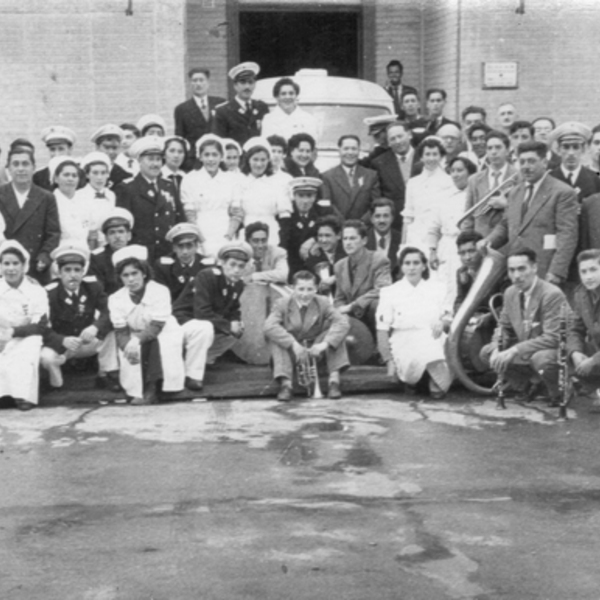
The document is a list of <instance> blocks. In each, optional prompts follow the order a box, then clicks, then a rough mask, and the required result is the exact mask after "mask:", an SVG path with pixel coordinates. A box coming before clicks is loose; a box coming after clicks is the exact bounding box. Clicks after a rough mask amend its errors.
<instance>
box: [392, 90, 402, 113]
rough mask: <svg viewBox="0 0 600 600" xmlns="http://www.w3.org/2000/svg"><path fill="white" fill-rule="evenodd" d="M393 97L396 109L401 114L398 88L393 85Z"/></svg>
mask: <svg viewBox="0 0 600 600" xmlns="http://www.w3.org/2000/svg"><path fill="white" fill-rule="evenodd" d="M392 98H393V99H394V111H395V112H396V114H397V115H399V114H400V98H399V97H398V88H397V87H392Z"/></svg>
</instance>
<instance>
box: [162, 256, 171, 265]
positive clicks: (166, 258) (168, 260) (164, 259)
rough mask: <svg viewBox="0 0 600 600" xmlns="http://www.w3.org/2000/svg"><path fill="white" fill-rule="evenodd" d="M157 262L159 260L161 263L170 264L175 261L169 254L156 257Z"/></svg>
mask: <svg viewBox="0 0 600 600" xmlns="http://www.w3.org/2000/svg"><path fill="white" fill-rule="evenodd" d="M158 262H159V263H160V264H161V265H172V264H173V263H174V262H175V259H174V258H171V257H170V256H161V257H160V258H159V259H158Z"/></svg>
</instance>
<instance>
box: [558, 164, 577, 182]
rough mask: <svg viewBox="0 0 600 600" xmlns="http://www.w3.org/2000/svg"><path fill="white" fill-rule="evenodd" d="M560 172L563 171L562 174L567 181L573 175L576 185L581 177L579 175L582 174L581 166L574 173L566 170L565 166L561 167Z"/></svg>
mask: <svg viewBox="0 0 600 600" xmlns="http://www.w3.org/2000/svg"><path fill="white" fill-rule="evenodd" d="M560 170H561V171H562V174H563V175H564V176H565V179H568V177H569V173H572V174H573V183H575V182H576V181H577V178H578V177H579V173H581V165H579V166H578V167H577V168H576V169H575V170H573V171H569V170H568V169H565V167H564V166H563V165H560Z"/></svg>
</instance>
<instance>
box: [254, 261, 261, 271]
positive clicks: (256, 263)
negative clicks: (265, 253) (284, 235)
mask: <svg viewBox="0 0 600 600" xmlns="http://www.w3.org/2000/svg"><path fill="white" fill-rule="evenodd" d="M254 269H255V270H256V271H257V272H259V271H262V260H261V259H260V258H255V259H254Z"/></svg>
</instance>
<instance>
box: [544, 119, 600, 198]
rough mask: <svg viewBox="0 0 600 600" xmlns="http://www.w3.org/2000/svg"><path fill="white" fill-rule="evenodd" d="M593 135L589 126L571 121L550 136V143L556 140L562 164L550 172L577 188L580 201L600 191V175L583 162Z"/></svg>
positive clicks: (560, 126)
mask: <svg viewBox="0 0 600 600" xmlns="http://www.w3.org/2000/svg"><path fill="white" fill-rule="evenodd" d="M591 137H592V131H591V130H590V128H589V127H587V126H586V125H584V124H583V123H577V122H574V121H571V122H568V123H563V124H562V125H559V126H558V127H557V128H556V129H555V130H554V131H553V132H552V133H551V134H550V138H549V140H550V144H553V143H555V142H556V144H557V145H558V154H559V156H560V158H561V164H560V166H558V167H556V168H555V169H553V170H552V171H550V174H551V175H552V177H556V179H558V180H559V181H562V182H564V183H567V184H569V185H570V186H571V187H573V188H575V191H576V192H577V198H578V200H579V202H580V203H581V202H583V200H585V199H586V198H587V197H588V196H591V195H592V194H597V193H599V192H600V177H598V175H596V173H594V171H592V170H591V169H588V168H587V167H584V166H583V165H582V164H581V163H582V159H583V157H584V155H585V153H586V152H587V147H588V143H589V141H590V139H591Z"/></svg>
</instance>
